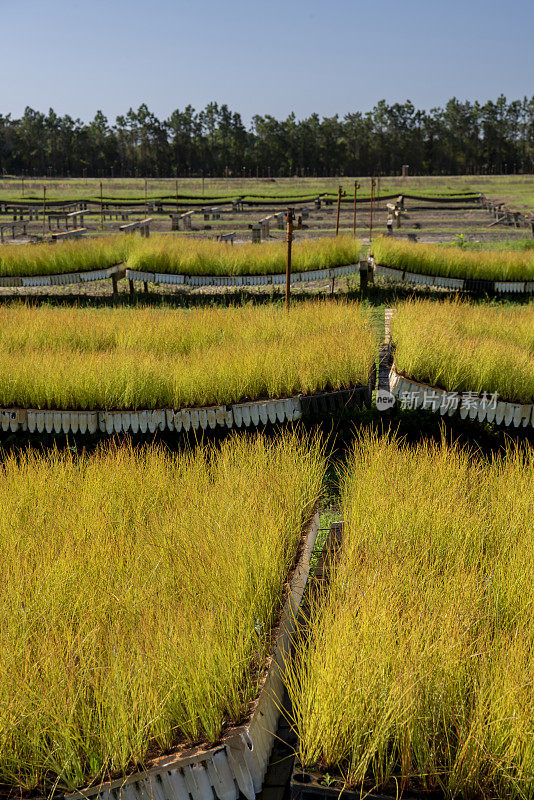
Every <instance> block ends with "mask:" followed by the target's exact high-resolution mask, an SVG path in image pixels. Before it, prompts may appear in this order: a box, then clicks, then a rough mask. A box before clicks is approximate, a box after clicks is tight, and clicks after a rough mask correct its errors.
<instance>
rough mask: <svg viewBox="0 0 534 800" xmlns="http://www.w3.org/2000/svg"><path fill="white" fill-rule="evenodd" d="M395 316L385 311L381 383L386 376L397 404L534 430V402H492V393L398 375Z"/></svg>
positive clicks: (442, 414)
mask: <svg viewBox="0 0 534 800" xmlns="http://www.w3.org/2000/svg"><path fill="white" fill-rule="evenodd" d="M460 308H461V307H460ZM394 314H395V312H394V310H393V309H386V311H385V342H384V344H383V345H382V347H381V349H380V377H381V379H382V383H385V380H384V378H385V376H386V375H387V384H388V385H387V388H389V390H390V391H391V392H392V394H393V395H394V396H395V398H396V400H397V402H402V400H403V398H406V397H407V396H409V398H410V401H409V407H410V408H413V409H419V408H420V409H421V410H423V411H432V412H434V413H435V414H438V413H439V414H440V415H441V416H445V415H446V416H454V415H459V416H460V418H461V419H470V420H478V421H479V422H489V423H495V424H497V425H505V426H506V427H515V428H519V427H523V428H527V427H530V426H531V427H534V400H532V401H530V402H524V401H523V402H521V401H517V402H514V401H513V400H503V399H499V398H498V397H497V398H496V399H495V400H493V399H492V394H493V391H490V390H489V389H488V391H485V392H478V393H477V392H476V391H471V390H463V391H460V390H457V389H455V390H452V389H450V390H447V389H444V388H443V387H442V386H435V385H432V384H430V383H425V382H422V381H419V380H416V379H415V378H413V377H412V376H410V375H407V374H405V373H404V372H402V371H398V369H397V366H396V364H395V341H394V339H393V338H392V332H391V325H392V322H393V320H394ZM430 346H432V345H430ZM382 388H386V386H383V387H382Z"/></svg>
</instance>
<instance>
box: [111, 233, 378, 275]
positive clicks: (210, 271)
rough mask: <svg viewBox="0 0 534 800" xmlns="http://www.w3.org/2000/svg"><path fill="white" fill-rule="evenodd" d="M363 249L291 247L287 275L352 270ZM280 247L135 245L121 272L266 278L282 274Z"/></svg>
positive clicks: (350, 242) (176, 241) (174, 241)
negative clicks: (346, 267)
mask: <svg viewBox="0 0 534 800" xmlns="http://www.w3.org/2000/svg"><path fill="white" fill-rule="evenodd" d="M361 248H362V243H361V241H359V240H358V239H353V238H352V237H350V236H338V237H336V238H322V239H315V240H313V241H311V240H303V241H300V242H296V243H295V245H294V248H293V252H292V260H291V269H292V270H293V271H295V272H306V271H309V270H313V269H321V268H324V267H339V266H343V265H346V264H357V263H358V259H359V257H360V251H361ZM286 260H287V246H286V244H285V242H264V243H262V244H261V245H257V244H251V243H247V244H243V245H240V246H239V247H231V246H230V247H229V246H228V245H226V244H221V243H218V242H208V241H202V240H198V239H197V240H192V239H186V238H184V237H180V238H174V237H169V236H158V237H152V238H151V239H148V240H147V239H145V240H144V241H143V240H138V241H137V242H136V243H135V245H134V246H133V247H132V248H131V250H130V253H129V255H128V258H127V261H126V266H127V267H129V268H130V269H134V270H145V271H148V272H165V273H167V272H170V273H178V274H186V275H268V274H271V273H272V274H276V273H278V274H279V273H282V272H285V271H286Z"/></svg>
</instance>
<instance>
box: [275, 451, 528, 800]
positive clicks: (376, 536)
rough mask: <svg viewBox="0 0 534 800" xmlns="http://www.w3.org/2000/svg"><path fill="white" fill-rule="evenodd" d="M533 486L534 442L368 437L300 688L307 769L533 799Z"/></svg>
mask: <svg viewBox="0 0 534 800" xmlns="http://www.w3.org/2000/svg"><path fill="white" fill-rule="evenodd" d="M533 481H534V459H533V457H532V452H530V451H527V450H526V449H525V450H524V451H510V452H509V454H508V456H507V457H506V456H505V457H497V458H496V459H495V460H494V461H493V463H486V462H480V461H479V460H477V459H476V458H474V457H473V455H472V454H471V453H469V452H468V451H463V450H460V449H457V448H455V447H449V446H447V445H445V444H442V445H438V444H434V443H432V444H429V443H425V444H421V445H419V446H417V447H415V448H410V447H409V446H403V445H402V444H400V443H399V442H396V441H391V440H387V439H386V438H382V439H378V438H375V437H373V436H363V437H362V438H361V439H360V440H359V442H358V443H357V444H356V446H355V449H354V453H353V455H352V457H351V459H350V461H349V464H348V467H347V470H346V473H345V475H344V479H343V485H342V503H343V514H344V536H343V547H342V553H341V556H340V560H339V562H338V563H337V564H336V566H335V568H334V572H333V576H332V579H331V584H330V587H329V589H328V590H327V591H325V592H324V593H323V594H322V595H320V596H319V598H318V601H317V603H316V604H315V607H314V608H313V609H312V612H311V623H310V632H309V638H305V637H303V640H302V641H301V643H300V644H299V646H298V648H297V658H296V661H295V664H294V666H293V669H292V674H291V677H290V681H289V694H290V699H291V701H292V706H293V713H294V719H295V725H296V729H297V732H298V735H299V740H300V743H299V757H300V760H301V761H302V763H303V765H304V767H305V768H316V767H318V768H319V769H320V770H322V771H323V772H326V773H327V780H328V781H329V782H330V784H332V783H333V780H334V778H336V777H337V778H339V783H333V785H334V788H336V790H339V789H340V788H342V786H343V785H345V786H349V787H351V788H355V789H356V790H360V788H362V789H363V790H364V793H363V794H362V796H365V790H371V789H372V788H373V787H375V788H377V789H379V790H384V789H385V790H387V791H388V792H391V794H392V796H393V797H395V796H399V795H400V794H402V792H405V793H406V794H407V795H409V796H410V794H411V791H413V790H414V789H415V790H417V789H420V790H424V791H425V792H429V793H430V792H431V791H436V792H437V793H438V794H437V796H438V797H440V796H444V797H445V798H451V800H452V798H458V799H460V798H461V800H474V799H475V798H482V797H485V798H490V797H500V798H503V797H506V798H518V799H519V798H521V800H528V798H532V797H534V783H533V781H532V775H533V774H534V743H533V742H534V740H533V738H532V735H531V728H532V719H533V717H534V691H533V680H532V675H533V669H534V623H533V620H532V607H533V604H534V590H533V585H532V580H531V575H532V570H533V569H534V547H533V544H532V515H533V513H534V500H533V494H532V485H533ZM436 498H439V502H436ZM431 796H435V795H431Z"/></svg>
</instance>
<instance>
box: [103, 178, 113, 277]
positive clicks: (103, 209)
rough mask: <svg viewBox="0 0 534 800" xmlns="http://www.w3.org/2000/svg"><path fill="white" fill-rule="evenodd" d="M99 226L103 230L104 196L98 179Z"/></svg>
mask: <svg viewBox="0 0 534 800" xmlns="http://www.w3.org/2000/svg"><path fill="white" fill-rule="evenodd" d="M100 227H101V228H102V230H104V197H103V194H102V181H100ZM114 285H115V284H114Z"/></svg>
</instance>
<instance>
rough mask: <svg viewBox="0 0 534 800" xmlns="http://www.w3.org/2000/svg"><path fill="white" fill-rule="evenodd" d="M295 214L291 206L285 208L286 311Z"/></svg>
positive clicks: (289, 286) (289, 299) (289, 288)
mask: <svg viewBox="0 0 534 800" xmlns="http://www.w3.org/2000/svg"><path fill="white" fill-rule="evenodd" d="M294 218H295V215H294V213H293V210H292V209H291V208H288V209H287V214H286V222H287V264H286V311H289V305H290V301H291V244H292V242H293V220H294Z"/></svg>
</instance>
